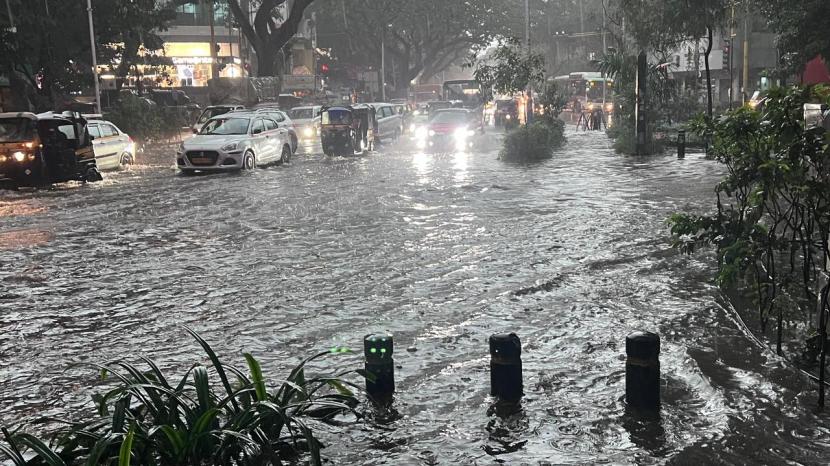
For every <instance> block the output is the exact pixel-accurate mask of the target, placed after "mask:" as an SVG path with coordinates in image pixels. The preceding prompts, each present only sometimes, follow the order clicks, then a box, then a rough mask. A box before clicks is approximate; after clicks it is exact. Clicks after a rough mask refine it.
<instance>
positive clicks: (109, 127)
mask: <svg viewBox="0 0 830 466" xmlns="http://www.w3.org/2000/svg"><path fill="white" fill-rule="evenodd" d="M87 129H88V130H89V136H90V137H91V138H92V149H93V151H94V152H95V163H96V164H97V165H98V169H100V170H111V169H115V168H121V167H126V166H128V165H132V164H133V163H135V156H136V152H135V142H133V138H131V137H130V135H128V134H127V133H125V132H123V131H121V130H120V129H118V127H117V126H115V125H114V124H112V123H110V122H109V121H104V120H89V121H88V122H87Z"/></svg>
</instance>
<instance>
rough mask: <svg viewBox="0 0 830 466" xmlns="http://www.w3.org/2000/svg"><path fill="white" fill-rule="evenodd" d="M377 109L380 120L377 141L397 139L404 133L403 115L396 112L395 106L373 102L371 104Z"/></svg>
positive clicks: (377, 116)
mask: <svg viewBox="0 0 830 466" xmlns="http://www.w3.org/2000/svg"><path fill="white" fill-rule="evenodd" d="M369 106H371V107H372V108H374V109H375V115H376V119H377V122H378V129H377V134H375V142H378V141H389V140H396V139H398V138H399V137H401V135H402V134H403V115H400V114H398V113H397V112H395V107H394V106H393V105H392V104H387V103H380V102H378V103H371V104H369Z"/></svg>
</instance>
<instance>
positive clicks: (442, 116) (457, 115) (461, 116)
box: [430, 112, 467, 124]
mask: <svg viewBox="0 0 830 466" xmlns="http://www.w3.org/2000/svg"><path fill="white" fill-rule="evenodd" d="M430 121H431V123H438V124H464V123H467V112H438V113H436V114H435V116H434V117H432V120H430Z"/></svg>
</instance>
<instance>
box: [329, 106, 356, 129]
mask: <svg viewBox="0 0 830 466" xmlns="http://www.w3.org/2000/svg"><path fill="white" fill-rule="evenodd" d="M322 123H323V124H324V125H350V124H351V123H352V113H351V112H350V111H348V110H346V109H340V110H329V111H327V112H323V121H322Z"/></svg>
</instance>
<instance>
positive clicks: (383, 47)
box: [380, 24, 386, 102]
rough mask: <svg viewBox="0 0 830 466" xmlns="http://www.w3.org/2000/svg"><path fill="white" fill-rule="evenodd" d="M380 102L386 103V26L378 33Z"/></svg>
mask: <svg viewBox="0 0 830 466" xmlns="http://www.w3.org/2000/svg"><path fill="white" fill-rule="evenodd" d="M380 100H381V102H386V24H384V25H383V28H382V29H381V31H380Z"/></svg>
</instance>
